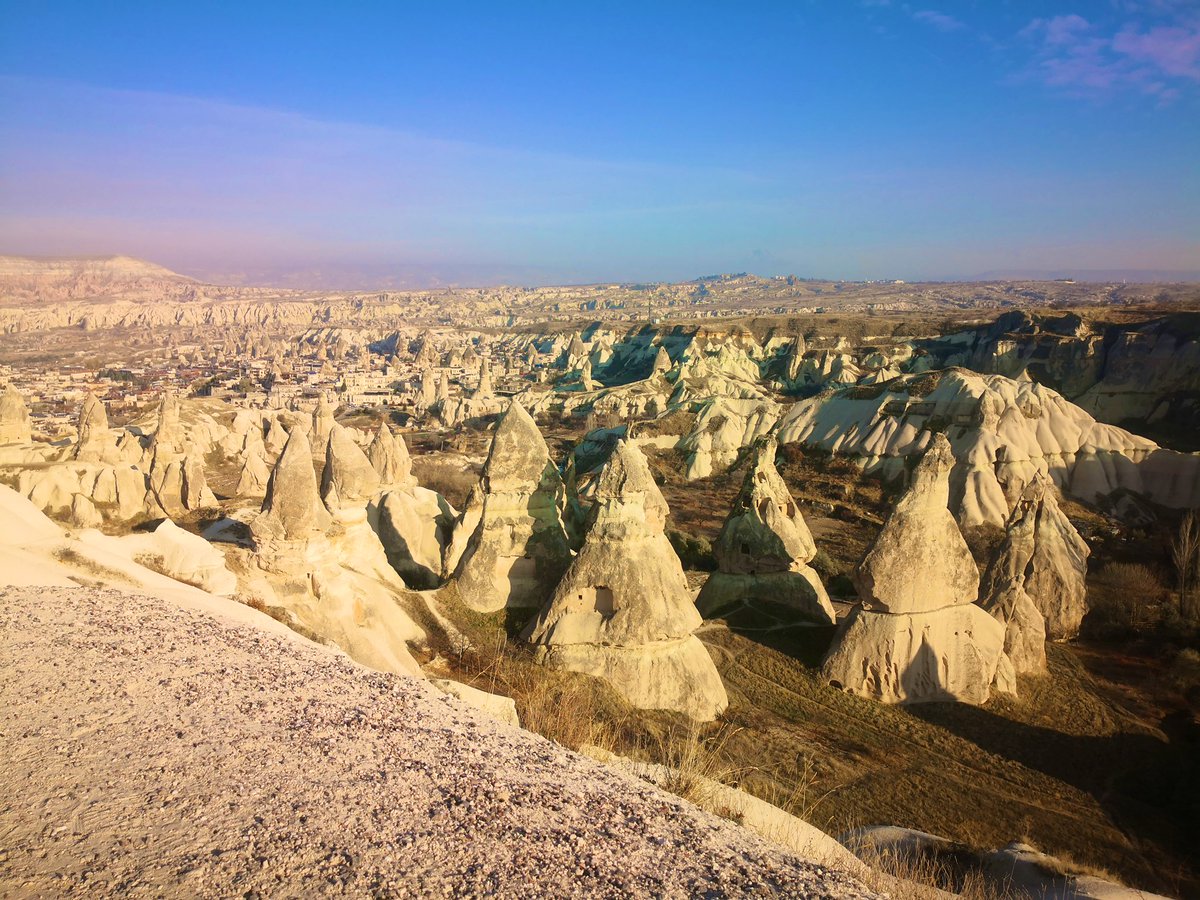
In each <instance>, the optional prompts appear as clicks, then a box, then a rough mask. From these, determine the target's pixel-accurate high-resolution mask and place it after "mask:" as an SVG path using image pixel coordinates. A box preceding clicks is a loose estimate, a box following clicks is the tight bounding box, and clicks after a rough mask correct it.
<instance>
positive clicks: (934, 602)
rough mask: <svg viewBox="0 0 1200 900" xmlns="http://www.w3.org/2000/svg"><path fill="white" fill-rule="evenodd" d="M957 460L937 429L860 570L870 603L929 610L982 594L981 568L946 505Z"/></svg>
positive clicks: (863, 594)
mask: <svg viewBox="0 0 1200 900" xmlns="http://www.w3.org/2000/svg"><path fill="white" fill-rule="evenodd" d="M953 465H954V456H953V454H952V452H951V450H950V442H949V441H947V440H946V438H945V436H944V435H940V434H939V435H936V436H935V437H934V439H933V441H932V442H931V443H930V447H929V449H928V450H927V451H926V452H925V455H924V456H923V457H922V458H921V461H920V463H918V464H917V468H916V469H915V470H914V472H913V476H912V483H911V484H910V485H909V488H908V490H907V491H906V492H905V493H904V496H903V497H901V498H900V500H899V501H898V502H897V503H896V506H895V507H894V508H893V509H892V511H891V513H890V514H889V515H888V518H887V520H886V521H885V522H884V523H883V528H882V529H881V530H880V532H879V534H878V535H877V536H876V538H875V542H874V543H873V544H872V545H871V548H870V549H869V550H868V551H867V554H866V556H865V557H864V558H863V560H862V562H861V563H859V566H858V568H857V569H856V570H855V573H854V586H855V588H856V589H857V590H858V595H859V597H860V598H861V600H862V604H863V606H864V607H866V608H867V609H869V610H876V611H880V612H889V613H911V612H929V611H930V610H936V609H941V608H943V607H946V606H950V605H952V604H955V603H971V602H973V601H974V600H975V598H976V596H977V595H978V593H979V570H978V568H977V567H976V565H975V560H974V558H973V557H972V556H971V550H970V548H969V547H967V542H966V541H965V540H964V539H963V536H962V532H961V531H959V529H958V524H957V523H956V522H955V521H954V516H952V515H951V514H950V510H949V508H948V507H947V503H948V501H949V498H950V483H949V476H950V469H951V467H952V466H953Z"/></svg>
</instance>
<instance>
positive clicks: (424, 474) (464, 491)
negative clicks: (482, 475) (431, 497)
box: [412, 457, 479, 509]
mask: <svg viewBox="0 0 1200 900" xmlns="http://www.w3.org/2000/svg"><path fill="white" fill-rule="evenodd" d="M412 470H413V475H415V476H416V478H417V482H418V483H419V484H420V485H421V487H424V488H428V489H429V490H431V491H435V492H437V493H439V494H441V495H442V496H443V497H445V498H446V500H447V501H448V502H449V503H450V504H451V505H452V506H453V507H454V508H455V509H462V508H463V506H464V505H465V504H466V502H467V495H468V494H469V493H470V492H471V488H473V487H475V483H476V482H477V481H479V475H478V473H476V472H474V471H473V470H471V469H469V468H467V469H464V468H463V467H462V465H461V464H458V463H454V462H451V461H449V460H438V459H428V458H426V457H416V458H415V459H413V466H412Z"/></svg>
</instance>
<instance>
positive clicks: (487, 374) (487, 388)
mask: <svg viewBox="0 0 1200 900" xmlns="http://www.w3.org/2000/svg"><path fill="white" fill-rule="evenodd" d="M493 393H494V391H493V389H492V370H491V367H490V366H488V361H487V359H486V358H485V359H483V360H481V361H480V363H479V390H477V391H476V392H475V396H476V397H478V398H479V399H480V400H486V399H487V398H488V397H491V396H492V395H493Z"/></svg>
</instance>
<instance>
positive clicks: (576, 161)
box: [0, 0, 1200, 288]
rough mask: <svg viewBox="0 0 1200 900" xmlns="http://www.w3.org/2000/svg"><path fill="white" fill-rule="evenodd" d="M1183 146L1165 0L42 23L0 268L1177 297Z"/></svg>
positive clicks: (40, 16) (1180, 41) (10, 83)
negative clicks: (924, 286)
mask: <svg viewBox="0 0 1200 900" xmlns="http://www.w3.org/2000/svg"><path fill="white" fill-rule="evenodd" d="M1197 146H1200V8H1197V7H1196V5H1195V4H1191V3H1181V2H1172V0H1147V2H1121V3H1112V4H1105V5H1103V6H1100V5H1097V4H1085V3H1058V4H1055V5H1054V7H1053V8H1052V9H1049V10H1047V9H1046V7H1045V5H1044V4H1040V3H1033V2H1014V3H1009V4H1005V5H1004V6H1003V7H1002V8H998V7H993V6H991V5H988V6H985V7H983V8H981V7H980V5H978V4H974V3H965V2H963V3H956V4H950V3H946V4H940V5H939V6H938V8H932V9H931V8H923V7H918V6H912V5H909V4H906V3H895V2H888V0H864V2H860V3H857V4H849V3H847V4H841V3H838V4H832V3H817V2H813V3H807V4H800V5H797V6H796V7H795V8H792V9H787V10H780V8H779V7H778V5H775V4H750V5H746V6H743V7H739V8H738V9H736V10H733V9H727V8H722V7H719V6H708V5H693V6H688V7H674V6H669V5H668V6H654V5H640V6H632V5H630V6H625V5H621V4H615V5H611V6H608V7H603V8H589V9H587V10H583V9H580V8H573V7H563V8H549V9H547V8H543V7H540V6H531V5H524V4H514V5H510V6H506V7H504V8H503V9H500V8H496V7H492V6H490V5H485V4H478V5H476V4H469V3H460V4H448V5H443V6H439V7H438V8H437V9H415V10H402V11H396V10H394V9H393V8H391V7H386V6H382V5H381V6H372V5H367V6H364V7H360V8H357V9H355V10H354V12H353V14H349V13H347V12H345V11H341V10H337V9H334V8H328V9H323V10H321V9H313V10H298V9H295V8H293V7H287V8H280V9H279V10H274V11H272V10H271V9H270V8H267V7H256V8H253V9H243V10H236V11H224V12H222V13H221V14H212V13H206V12H204V11H201V10H190V9H185V8H170V7H157V6H144V7H140V8H139V7H136V6H131V7H126V8H123V9H118V10H111V9H101V8H96V7H94V6H92V5H89V4H82V3H64V4H59V5H56V6H55V7H54V8H47V7H33V6H29V7H23V8H13V9H12V10H10V11H9V14H8V16H7V17H6V27H5V29H4V30H3V34H0V252H4V253H12V254H22V255H59V256H62V255H68V256H70V255H105V254H126V255H130V256H135V257H139V258H143V259H146V260H149V261H152V262H155V263H158V264H160V265H163V266H166V267H168V268H170V269H173V270H175V271H178V272H181V273H183V274H187V275H191V276H193V277H196V278H199V279H201V280H204V281H209V282H214V283H246V284H254V283H258V284H265V283H271V284H277V285H282V286H301V285H304V286H313V287H320V286H334V285H335V284H336V285H337V286H343V287H348V288H350V287H375V286H378V287H387V286H396V287H400V286H405V287H424V286H439V285H450V284H454V285H471V286H482V285H487V284H496V283H510V284H581V283H597V282H608V281H613V282H632V281H646V282H649V281H683V280H688V279H692V278H695V277H698V276H700V275H703V274H708V273H715V272H740V271H749V272H754V273H756V274H761V275H774V274H784V273H789V274H796V275H800V276H806V277H808V276H811V277H822V278H823V277H828V278H842V279H847V280H862V279H880V278H899V279H904V280H908V281H921V280H940V281H945V280H959V279H970V278H978V277H981V276H984V275H986V274H987V273H1002V272H1016V273H1020V272H1044V273H1059V274H1055V275H1054V276H1053V277H1063V276H1069V275H1072V274H1075V275H1076V277H1081V276H1079V275H1078V274H1077V273H1080V272H1086V271H1108V272H1122V271H1124V272H1128V271H1143V272H1153V273H1178V274H1180V275H1181V276H1188V277H1189V278H1190V277H1200V167H1197V166H1196V164H1195V148H1196V147H1197ZM306 279H308V280H309V281H308V282H306V281H305V280H306ZM380 279H385V283H378V282H379V280H380ZM388 279H390V283H389V282H387V280H388ZM1156 280H1157V279H1156ZM321 282H325V283H324V284H322V283H321Z"/></svg>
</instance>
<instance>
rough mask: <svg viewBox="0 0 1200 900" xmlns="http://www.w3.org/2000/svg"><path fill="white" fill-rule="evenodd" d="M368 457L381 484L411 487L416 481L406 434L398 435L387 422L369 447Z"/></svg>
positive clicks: (380, 424)
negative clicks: (405, 437)
mask: <svg viewBox="0 0 1200 900" xmlns="http://www.w3.org/2000/svg"><path fill="white" fill-rule="evenodd" d="M367 459H369V460H370V461H371V465H372V466H374V467H375V472H376V473H377V474H378V475H379V481H380V483H381V484H383V485H385V486H389V487H398V488H399V487H410V486H412V485H413V484H415V483H416V480H415V479H414V478H413V477H412V458H411V457H410V456H409V455H408V445H407V444H405V443H404V436H403V435H401V436H400V437H396V435H394V434H392V429H391V428H389V427H388V424H387V423H386V422H380V423H379V429H378V430H377V431H376V432H375V437H374V438H373V439H372V441H371V446H370V447H368V448H367Z"/></svg>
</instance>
